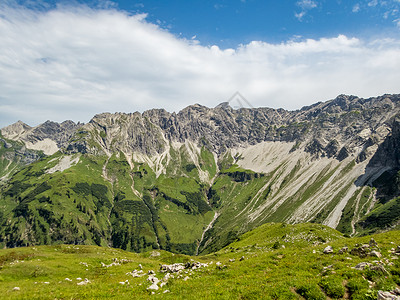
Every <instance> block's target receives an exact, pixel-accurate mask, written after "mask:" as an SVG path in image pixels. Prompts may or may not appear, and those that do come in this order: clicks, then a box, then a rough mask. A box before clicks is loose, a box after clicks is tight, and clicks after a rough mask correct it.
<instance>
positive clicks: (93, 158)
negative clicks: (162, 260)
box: [0, 148, 216, 254]
mask: <svg viewBox="0 0 400 300" xmlns="http://www.w3.org/2000/svg"><path fill="white" fill-rule="evenodd" d="M175 154H176V155H179V162H180V163H176V160H171V161H170V164H169V165H167V166H166V168H167V169H168V168H169V169H171V168H175V171H174V172H173V175H169V176H166V175H165V174H163V173H162V174H161V175H160V176H158V177H156V174H155V172H154V170H153V169H152V168H151V167H150V166H149V164H148V163H143V162H136V161H133V159H132V158H129V157H126V156H125V155H124V154H123V153H114V154H113V155H112V156H111V157H107V156H105V155H104V156H101V155H90V154H84V155H81V154H74V155H64V154H61V153H56V154H54V155H52V156H49V157H46V158H44V159H42V160H40V161H37V162H36V163H33V164H31V165H29V166H28V167H26V168H24V169H22V170H21V171H19V172H17V173H16V174H15V175H14V176H13V177H12V179H11V180H10V181H9V182H8V183H7V184H5V185H4V186H3V188H2V193H1V196H0V206H1V207H2V213H1V214H0V224H1V226H0V237H1V238H0V246H2V247H5V246H6V247H14V246H28V245H40V244H45V245H46V244H57V243H72V244H86V245H99V246H107V245H110V246H113V247H116V248H122V249H124V250H131V251H136V252H140V251H147V250H151V249H164V250H169V251H173V252H177V253H187V254H193V253H195V252H196V249H197V243H198V241H199V240H200V238H201V236H202V233H203V230H204V228H205V227H206V226H207V224H208V223H209V222H210V221H211V219H212V218H213V215H214V212H213V209H212V208H211V207H210V205H209V204H208V203H207V201H208V200H207V187H206V186H205V185H204V183H203V182H202V181H200V175H199V174H200V172H203V173H204V172H208V173H207V174H209V176H214V175H215V173H216V165H215V162H214V158H213V156H212V154H211V153H207V152H205V150H202V152H201V153H200V155H199V159H198V166H194V167H192V166H193V162H192V161H191V160H190V159H189V157H188V154H187V153H186V152H185V149H184V148H181V149H178V151H176V153H175ZM78 160H79V161H78ZM128 160H129V161H128ZM65 161H67V162H71V161H74V163H71V164H70V165H68V168H66V169H65V170H63V169H57V168H58V167H59V166H60V165H62V164H63V163H65ZM77 161H78V162H77ZM196 163H197V162H196ZM198 168H200V169H198ZM50 171H51V172H50Z"/></svg>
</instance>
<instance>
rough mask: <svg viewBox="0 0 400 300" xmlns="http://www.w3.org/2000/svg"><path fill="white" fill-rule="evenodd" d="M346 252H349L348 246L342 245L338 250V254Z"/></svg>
mask: <svg viewBox="0 0 400 300" xmlns="http://www.w3.org/2000/svg"><path fill="white" fill-rule="evenodd" d="M347 252H349V248H348V247H343V248H342V249H340V250H339V254H343V253H347Z"/></svg>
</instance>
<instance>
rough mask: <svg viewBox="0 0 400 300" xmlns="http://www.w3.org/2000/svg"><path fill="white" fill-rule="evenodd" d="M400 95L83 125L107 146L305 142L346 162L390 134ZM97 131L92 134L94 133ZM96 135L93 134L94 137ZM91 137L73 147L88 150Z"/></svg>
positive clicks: (200, 110) (189, 111)
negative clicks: (297, 108) (189, 142)
mask: <svg viewBox="0 0 400 300" xmlns="http://www.w3.org/2000/svg"><path fill="white" fill-rule="evenodd" d="M399 100H400V96H399V95H384V96H381V97H377V98H370V99H360V98H357V97H355V96H345V95H340V96H338V97H337V98H336V99H334V100H331V101H327V102H324V103H317V104H315V105H313V106H309V107H304V108H302V109H301V110H297V111H286V110H284V109H271V108H256V109H246V108H241V109H238V110H234V109H233V108H231V107H230V106H229V105H226V104H225V105H218V106H217V107H215V108H207V107H205V106H201V105H199V104H195V105H192V106H189V107H186V108H185V109H183V110H182V111H180V112H179V113H177V114H176V113H168V112H167V111H165V110H163V109H153V110H149V111H146V112H144V113H143V114H140V113H134V114H122V113H117V114H101V115H97V116H95V117H94V118H93V119H92V120H91V121H90V123H89V124H86V125H85V126H83V128H84V130H86V131H88V132H89V133H90V134H92V133H93V131H97V132H98V133H99V135H100V137H99V136H97V137H96V139H97V140H98V142H99V143H100V144H101V145H102V146H103V147H104V150H106V151H107V150H108V151H114V150H121V151H127V152H134V151H138V152H141V153H145V154H149V155H151V154H157V153H158V154H159V153H162V152H163V151H164V150H165V149H166V147H167V146H168V144H169V142H170V141H176V142H181V143H183V142H185V140H188V139H189V140H191V141H194V142H196V143H197V144H198V145H199V146H206V147H207V148H209V149H210V150H212V151H214V152H216V153H223V152H224V151H226V149H229V148H235V147H240V146H249V145H254V144H257V143H260V142H263V141H286V142H298V143H300V144H304V146H303V148H304V149H305V151H307V152H309V153H311V154H314V155H315V156H316V157H324V156H327V157H335V158H337V159H338V160H343V159H345V158H346V157H348V156H349V155H354V154H357V155H358V154H359V153H360V152H361V151H362V153H361V154H360V155H359V160H360V161H363V160H365V159H367V158H369V157H370V156H371V155H372V154H373V152H374V151H369V150H368V149H369V148H370V147H371V146H373V145H377V144H379V143H381V142H382V141H383V140H384V139H385V138H386V136H387V134H388V133H389V132H390V130H391V129H390V128H391V126H392V124H391V123H390V120H391V119H393V118H394V116H395V115H396V114H398V113H399V112H400V101H399ZM92 135H93V134H92ZM91 137H93V136H91ZM85 142H86V144H87V140H85V139H83V140H81V141H80V143H81V144H84V145H85V146H84V145H81V146H80V147H78V145H75V146H74V147H72V148H74V149H75V150H77V149H78V148H79V149H81V150H83V151H86V149H88V147H87V145H86V144H85Z"/></svg>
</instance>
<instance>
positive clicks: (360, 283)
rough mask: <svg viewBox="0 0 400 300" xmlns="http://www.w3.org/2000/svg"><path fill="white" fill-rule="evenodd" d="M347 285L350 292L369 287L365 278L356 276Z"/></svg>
mask: <svg viewBox="0 0 400 300" xmlns="http://www.w3.org/2000/svg"><path fill="white" fill-rule="evenodd" d="M346 287H347V288H348V290H349V293H350V294H354V293H357V292H359V291H361V290H366V289H368V282H367V281H366V280H365V279H364V278H361V277H355V278H351V279H350V280H349V281H348V282H347V284H346Z"/></svg>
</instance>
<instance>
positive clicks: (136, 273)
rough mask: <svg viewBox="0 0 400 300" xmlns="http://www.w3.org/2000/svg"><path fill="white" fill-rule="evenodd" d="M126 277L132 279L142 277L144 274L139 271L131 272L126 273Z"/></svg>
mask: <svg viewBox="0 0 400 300" xmlns="http://www.w3.org/2000/svg"><path fill="white" fill-rule="evenodd" d="M126 275H131V276H132V277H142V276H144V275H145V274H144V273H143V271H142V270H139V271H138V270H133V271H132V272H128V273H126Z"/></svg>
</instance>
